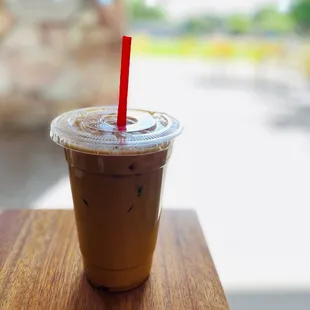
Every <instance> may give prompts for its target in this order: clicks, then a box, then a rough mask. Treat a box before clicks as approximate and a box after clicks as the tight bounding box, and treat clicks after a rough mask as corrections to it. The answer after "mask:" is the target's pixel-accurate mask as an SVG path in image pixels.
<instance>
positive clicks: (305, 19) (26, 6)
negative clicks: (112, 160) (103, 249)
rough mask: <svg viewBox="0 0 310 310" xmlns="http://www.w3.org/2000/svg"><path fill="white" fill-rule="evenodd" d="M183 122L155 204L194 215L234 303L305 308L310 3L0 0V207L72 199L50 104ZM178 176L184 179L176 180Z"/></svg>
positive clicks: (235, 308)
mask: <svg viewBox="0 0 310 310" xmlns="http://www.w3.org/2000/svg"><path fill="white" fill-rule="evenodd" d="M124 33H126V34H130V35H132V36H133V46H132V49H133V51H132V52H133V59H132V66H131V80H130V94H129V97H130V98H129V99H130V100H129V104H130V106H131V107H136V108H145V109H152V110H163V111H165V112H168V113H171V114H172V115H174V116H175V117H177V118H179V119H180V120H181V121H182V123H183V124H184V126H185V131H184V133H183V135H182V136H181V137H180V138H179V139H178V141H177V143H176V146H175V152H174V155H173V158H172V160H171V163H170V166H169V170H170V171H169V173H168V177H167V184H166V185H167V186H166V190H165V194H164V207H165V208H176V209H181V208H193V209H195V210H196V211H197V212H198V214H199V218H200V221H201V224H202V227H203V230H204V233H205V236H206V238H207V240H208V243H209V246H210V248H211V251H212V253H213V256H214V260H215V263H216V265H217V268H218V271H219V275H220V278H221V280H222V282H223V285H224V289H225V291H226V294H227V297H228V300H229V302H230V305H231V309H232V310H249V309H251V310H256V309H257V310H262V309H264V310H278V309H279V310H287V309H292V310H306V309H307V310H308V309H310V267H309V262H310V243H309V236H310V225H309V218H310V208H309V206H310V195H309V184H310V139H309V138H310V0H295V1H294V0H291V1H290V0H278V1H276V0H249V1H243V0H229V1H228V0H217V1H204V0H191V1H177V0H157V1H156V0H144V1H143V0H132V1H126V2H125V0H27V1H24V0H0V199H1V208H72V199H71V193H70V187H69V181H68V177H67V167H66V163H65V160H64V156H63V152H62V150H61V149H60V148H58V147H57V146H55V145H54V144H53V143H52V142H51V141H50V139H49V129H48V128H49V123H50V121H51V119H52V118H53V117H55V116H56V115H58V114H59V113H61V112H63V111H66V110H69V109H74V108H80V107H86V106H90V105H111V104H113V105H114V104H117V98H118V80H119V64H120V61H119V59H120V42H121V36H122V35H123V34H124ZM180 173H182V174H181V175H182V177H180Z"/></svg>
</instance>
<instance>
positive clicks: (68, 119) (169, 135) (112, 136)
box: [50, 106, 182, 153]
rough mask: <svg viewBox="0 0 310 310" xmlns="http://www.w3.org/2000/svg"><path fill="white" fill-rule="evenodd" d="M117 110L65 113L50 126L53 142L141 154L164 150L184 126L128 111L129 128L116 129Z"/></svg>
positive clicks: (161, 116)
mask: <svg viewBox="0 0 310 310" xmlns="http://www.w3.org/2000/svg"><path fill="white" fill-rule="evenodd" d="M116 123H117V107H115V106H108V107H93V108H86V109H80V110H74V111H69V112H66V113H64V114H62V115H60V116H58V117H57V118H55V119H54V120H53V122H52V124H51V132H50V135H51V138H52V140H53V141H54V142H55V143H57V144H59V145H61V146H63V147H65V148H72V149H77V150H80V151H85V152H98V153H100V152H103V153H106V152H109V153H111V152H113V153H114V152H115V153H118V152H135V151H137V152H139V151H143V152H145V151H147V150H148V149H149V150H150V151H151V149H154V148H155V149H156V148H157V149H158V148H159V149H161V148H165V147H166V146H167V145H169V143H170V142H171V141H172V140H173V139H174V138H175V137H176V136H178V135H179V134H180V133H181V131H182V127H181V125H180V123H179V122H178V121H177V120H176V119H174V118H173V117H171V116H169V115H167V114H165V113H160V112H150V111H144V110H135V109H129V110H128V111H127V126H126V128H125V129H123V130H121V129H119V128H118V127H117V125H116Z"/></svg>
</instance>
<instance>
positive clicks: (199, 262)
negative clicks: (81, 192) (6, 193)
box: [0, 210, 228, 310]
mask: <svg viewBox="0 0 310 310" xmlns="http://www.w3.org/2000/svg"><path fill="white" fill-rule="evenodd" d="M0 296H1V298H0V309H1V310H6V309H12V310H13V309H14V310H16V309H32V310H33V309H44V310H47V309H53V310H54V309H55V310H62V309H66V310H67V309H72V310H77V309H83V310H85V309H86V310H87V309H89V310H92V309H94V310H95V309H107V310H114V309H115V310H119V309H120V310H122V309H131V310H144V309H145V310H150V309H151V310H161V309H163V310H170V309H175V310H183V309H184V310H195V309H212V310H213V309H214V310H222V309H225V310H226V309H228V304H227V301H226V298H225V295H224V292H223V289H222V286H221V283H220V281H219V278H218V275H217V272H216V269H215V267H214V264H213V261H212V258H211V255H210V252H209V250H208V247H207V245H206V242H205V239H204V236H203V234H202V230H201V228H200V225H199V222H198V219H197V216H196V213H195V212H194V211H191V210H182V211H176V210H164V211H163V215H162V220H161V227H160V232H159V237H158V243H157V249H156V254H155V260H154V264H153V268H152V273H151V277H150V278H149V280H148V281H147V282H145V284H143V285H142V286H140V287H139V288H137V289H135V290H132V291H129V292H125V293H107V292H104V291H100V290H96V289H93V288H92V287H91V286H90V285H89V284H88V283H87V281H86V279H85V277H84V275H83V268H82V261H81V257H80V253H79V246H78V241H77V235H76V231H75V222H74V214H73V211H72V210H71V211H70V210H62V211H60V210H53V211H52V210H44V211H43V210H40V211H38V210H13V211H5V212H3V213H2V214H0Z"/></svg>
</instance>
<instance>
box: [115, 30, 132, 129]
mask: <svg viewBox="0 0 310 310" xmlns="http://www.w3.org/2000/svg"><path fill="white" fill-rule="evenodd" d="M130 52H131V37H127V36H123V42H122V60H121V76H120V85H119V103H118V114H117V126H118V127H119V128H125V127H126V123H127V97H128V82H129V67H130Z"/></svg>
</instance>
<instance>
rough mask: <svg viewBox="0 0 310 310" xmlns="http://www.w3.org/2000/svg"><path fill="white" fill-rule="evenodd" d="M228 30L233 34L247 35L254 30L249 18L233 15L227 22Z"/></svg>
mask: <svg viewBox="0 0 310 310" xmlns="http://www.w3.org/2000/svg"><path fill="white" fill-rule="evenodd" d="M225 24H226V29H227V30H228V32H230V33H233V34H246V33H249V32H250V31H251V29H252V21H251V18H250V17H249V16H246V15H242V14H233V15H231V16H229V17H228V18H227V20H226V23H225Z"/></svg>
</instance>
